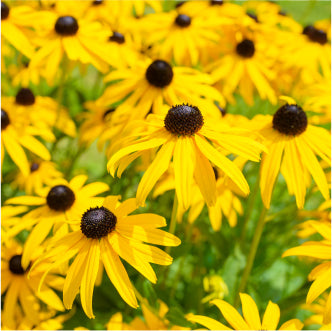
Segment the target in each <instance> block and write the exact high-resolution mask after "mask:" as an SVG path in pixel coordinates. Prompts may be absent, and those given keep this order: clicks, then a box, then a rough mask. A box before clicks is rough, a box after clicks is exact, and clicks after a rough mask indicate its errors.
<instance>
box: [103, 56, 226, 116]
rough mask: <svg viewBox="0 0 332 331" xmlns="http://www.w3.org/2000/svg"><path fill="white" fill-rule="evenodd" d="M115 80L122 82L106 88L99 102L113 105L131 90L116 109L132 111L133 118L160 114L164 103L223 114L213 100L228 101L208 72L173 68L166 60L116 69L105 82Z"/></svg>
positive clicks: (121, 111)
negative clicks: (187, 104) (190, 104)
mask: <svg viewBox="0 0 332 331" xmlns="http://www.w3.org/2000/svg"><path fill="white" fill-rule="evenodd" d="M115 80H120V81H118V82H115V83H114V84H112V85H111V86H109V87H108V88H106V90H105V92H104V94H103V95H102V96H101V98H100V99H99V102H101V103H103V104H105V105H111V104H114V103H116V102H119V101H121V100H122V99H123V98H125V97H126V96H129V95H130V93H132V94H131V95H130V96H129V97H128V98H127V99H126V100H124V101H123V102H122V103H121V105H120V106H119V107H118V108H117V112H116V114H115V115H116V116H123V115H128V114H130V118H131V119H142V118H144V117H145V116H146V115H147V114H148V113H149V112H150V110H151V111H152V112H153V113H160V112H161V110H162V109H163V108H162V106H163V104H164V103H166V104H168V105H175V104H179V103H182V102H190V103H193V104H195V105H197V106H198V107H202V108H203V109H207V110H208V111H209V114H211V116H215V117H218V116H219V117H220V111H219V109H218V107H217V106H216V105H215V104H214V102H215V101H216V102H219V103H220V105H221V106H223V105H224V103H225V100H224V98H223V96H222V95H221V94H220V93H219V92H218V91H217V90H216V89H215V88H213V87H212V86H210V84H211V83H212V79H211V77H210V76H209V75H208V74H204V73H201V72H199V71H198V70H195V69H193V68H188V67H172V66H171V65H170V64H169V63H168V62H166V61H164V60H154V61H151V60H149V59H146V60H144V61H139V62H137V63H136V65H135V66H133V67H130V68H127V69H117V70H114V71H112V72H111V73H110V74H108V75H107V76H106V77H105V81H106V82H113V81H115ZM133 108H135V110H136V111H132V109H133Z"/></svg>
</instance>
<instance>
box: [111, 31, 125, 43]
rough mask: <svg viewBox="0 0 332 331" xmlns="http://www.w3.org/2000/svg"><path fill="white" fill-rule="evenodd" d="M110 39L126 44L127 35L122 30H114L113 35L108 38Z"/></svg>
mask: <svg viewBox="0 0 332 331" xmlns="http://www.w3.org/2000/svg"><path fill="white" fill-rule="evenodd" d="M108 40H109V41H114V42H116V43H118V44H124V42H125V37H124V35H123V34H122V33H120V32H116V31H115V32H113V35H112V36H110V37H109V38H108Z"/></svg>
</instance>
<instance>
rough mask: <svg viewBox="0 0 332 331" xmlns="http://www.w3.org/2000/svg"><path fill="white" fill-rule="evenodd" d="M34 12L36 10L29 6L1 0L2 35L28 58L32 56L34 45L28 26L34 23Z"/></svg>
mask: <svg viewBox="0 0 332 331" xmlns="http://www.w3.org/2000/svg"><path fill="white" fill-rule="evenodd" d="M34 14H35V11H34V10H33V9H32V8H30V7H29V6H17V7H10V6H8V4H7V3H6V2H3V1H1V37H3V38H4V39H5V40H6V41H8V42H9V43H10V44H12V45H13V46H14V47H15V48H16V49H17V50H18V51H19V52H21V53H22V54H24V55H25V56H27V57H28V58H31V57H32V55H33V52H34V46H33V45H32V44H31V42H30V36H29V31H28V28H27V27H31V26H32V25H33V21H34V20H33V18H32V16H33V15H34Z"/></svg>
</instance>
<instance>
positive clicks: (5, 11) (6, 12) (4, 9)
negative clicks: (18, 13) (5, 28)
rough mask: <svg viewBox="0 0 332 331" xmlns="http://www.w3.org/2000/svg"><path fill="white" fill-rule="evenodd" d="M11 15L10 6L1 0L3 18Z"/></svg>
mask: <svg viewBox="0 0 332 331" xmlns="http://www.w3.org/2000/svg"><path fill="white" fill-rule="evenodd" d="M8 16H9V7H8V6H7V5H6V4H5V3H4V2H2V1H1V20H5V19H6V18H7V17H8Z"/></svg>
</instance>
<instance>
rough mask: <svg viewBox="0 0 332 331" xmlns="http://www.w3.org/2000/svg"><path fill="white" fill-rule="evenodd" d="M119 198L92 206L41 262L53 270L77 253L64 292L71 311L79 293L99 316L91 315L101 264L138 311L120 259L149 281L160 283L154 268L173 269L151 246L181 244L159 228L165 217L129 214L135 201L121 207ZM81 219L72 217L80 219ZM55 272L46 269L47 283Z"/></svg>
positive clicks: (87, 308) (89, 309) (167, 258)
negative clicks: (78, 226) (78, 227)
mask: <svg viewBox="0 0 332 331" xmlns="http://www.w3.org/2000/svg"><path fill="white" fill-rule="evenodd" d="M118 199H119V197H118V196H109V197H107V198H106V199H105V201H104V203H103V204H102V206H101V204H97V206H96V204H93V203H92V204H90V206H91V208H90V209H88V210H86V212H85V213H84V214H83V216H82V218H81V221H80V229H79V230H77V231H74V232H72V233H69V234H66V235H64V236H62V237H60V238H59V239H58V240H56V241H53V242H52V248H50V250H49V251H48V252H46V253H45V254H44V255H43V256H41V258H40V259H39V260H38V261H37V262H36V264H35V265H34V266H33V267H32V270H33V269H34V267H35V266H36V265H37V266H38V264H39V263H40V262H41V261H44V260H47V261H52V262H53V264H52V266H51V267H52V268H55V267H57V266H60V265H61V264H62V263H64V262H65V261H69V260H70V259H71V258H73V257H74V256H75V255H76V257H75V258H74V260H73V262H72V263H71V265H70V267H69V270H68V272H67V276H66V280H65V283H64V288H63V301H64V305H65V307H66V308H67V309H71V307H72V304H73V301H74V299H75V297H76V295H77V293H78V291H79V290H80V296H81V302H82V307H83V310H84V312H85V313H86V314H87V316H88V317H89V318H94V315H93V311H92V296H93V288H94V284H95V282H96V278H97V274H98V270H99V267H100V265H101V264H102V265H104V267H105V270H106V272H107V275H108V277H109V279H110V280H111V282H112V283H113V285H114V286H115V288H116V289H117V291H118V292H119V294H120V295H121V297H122V298H123V300H124V301H125V302H126V303H127V304H128V305H130V306H131V307H133V308H137V307H138V305H137V301H136V296H135V293H134V290H133V287H132V285H131V283H130V280H129V277H128V274H127V272H126V270H125V268H124V266H123V264H122V262H121V260H120V258H119V256H120V257H121V258H123V259H124V260H126V261H127V262H128V263H129V264H131V265H132V266H133V267H134V268H135V269H137V270H138V271H139V272H140V273H141V274H142V275H143V276H144V277H146V278H147V279H148V280H150V281H151V282H152V283H156V281H157V277H156V275H155V273H154V271H153V269H152V267H151V265H150V263H156V264H161V265H169V264H171V263H172V258H171V257H170V256H169V255H168V254H166V253H165V252H164V251H162V250H161V249H159V248H157V247H154V246H150V245H146V244H145V243H144V242H146V243H150V244H155V245H163V246H177V245H179V244H180V242H181V241H180V240H179V239H178V238H177V237H175V236H173V235H172V234H169V233H167V232H165V231H162V230H160V229H158V228H160V227H164V226H166V221H165V219H164V218H163V217H161V216H158V215H154V214H141V215H128V214H130V213H132V212H133V211H134V210H135V209H136V201H135V199H129V200H126V201H124V202H123V203H122V204H120V203H119V202H118ZM77 220H78V217H76V218H74V219H72V221H77ZM50 269H51V268H49V269H47V270H46V271H45V274H44V276H43V278H42V280H41V282H40V286H41V284H42V283H43V279H44V277H46V276H47V274H48V272H49V271H50Z"/></svg>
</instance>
